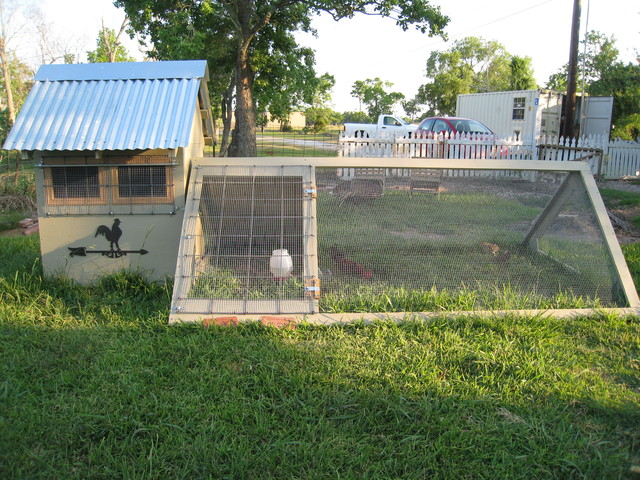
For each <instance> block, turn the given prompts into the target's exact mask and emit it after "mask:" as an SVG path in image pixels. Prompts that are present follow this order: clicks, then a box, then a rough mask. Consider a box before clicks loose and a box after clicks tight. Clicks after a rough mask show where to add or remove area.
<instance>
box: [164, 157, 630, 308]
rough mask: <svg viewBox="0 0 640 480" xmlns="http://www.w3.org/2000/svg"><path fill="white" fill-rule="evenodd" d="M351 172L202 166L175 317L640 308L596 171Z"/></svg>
mask: <svg viewBox="0 0 640 480" xmlns="http://www.w3.org/2000/svg"><path fill="white" fill-rule="evenodd" d="M279 160H280V161H282V162H283V163H285V162H284V159H279ZM345 160H346V159H339V160H335V159H331V160H330V159H314V160H313V165H307V166H294V165H289V166H288V165H281V166H277V167H266V166H264V167H262V166H261V167H256V166H224V167H223V166H206V165H201V166H200V168H198V173H197V175H195V176H194V178H193V179H192V184H191V187H190V188H191V191H190V202H192V205H191V207H190V210H188V211H187V212H186V216H185V223H184V232H183V233H184V236H185V239H184V240H183V245H182V250H181V256H180V258H179V261H178V269H177V276H176V286H175V290H174V300H173V305H172V320H180V319H194V318H196V317H200V318H202V317H203V316H210V315H212V314H213V315H217V314H221V315H222V314H237V315H252V314H253V315H255V314H277V313H295V314H299V315H307V318H311V317H313V316H314V314H316V317H317V318H320V319H331V318H340V316H341V315H348V314H363V316H365V315H366V314H397V313H407V312H442V311H480V310H556V309H571V310H579V309H584V308H596V309H599V308H629V307H633V308H637V306H638V299H637V295H636V294H635V290H634V288H633V282H632V281H631V277H630V275H629V272H628V269H627V267H626V264H624V259H623V257H622V253H621V251H620V248H619V246H618V244H617V242H616V240H615V237H614V236H613V230H612V229H611V225H610V223H608V219H607V218H606V212H605V211H604V207H603V205H602V202H601V200H600V198H599V196H598V193H597V190H596V189H595V182H593V178H592V177H591V176H590V172H589V170H588V167H586V166H584V165H581V164H566V163H563V164H560V163H554V162H521V163H519V162H500V161H484V162H483V164H482V166H479V165H477V163H472V162H469V161H452V160H449V161H447V162H446V164H445V163H442V162H441V163H438V162H425V161H424V160H422V161H420V163H418V162H417V161H416V160H396V165H395V166H393V167H391V166H389V163H388V162H389V160H388V159H387V160H384V161H383V160H382V159H380V160H372V159H366V160H365V159H361V161H362V162H368V165H366V166H364V165H361V166H358V167H353V165H349V164H344V162H345ZM340 162H343V165H341V163H340ZM457 164H459V165H460V168H456V167H458V165H457ZM505 167H508V168H505ZM283 254H285V255H286V260H284V259H283ZM274 264H275V265H276V266H280V267H282V268H280V269H277V268H274ZM332 316H333V317H332ZM352 317H353V315H352Z"/></svg>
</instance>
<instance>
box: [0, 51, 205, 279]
mask: <svg viewBox="0 0 640 480" xmlns="http://www.w3.org/2000/svg"><path fill="white" fill-rule="evenodd" d="M207 80H208V71H207V64H206V62H205V61H171V62H140V63H103V64H74V65H44V66H42V67H40V69H39V70H38V72H37V74H36V76H35V79H34V85H33V88H32V90H31V92H30V94H29V96H28V98H27V100H26V102H25V104H24V106H23V108H22V110H21V112H20V115H19V116H18V118H17V120H16V123H15V125H14V127H13V129H12V131H11V133H10V134H9V136H8V138H7V140H6V142H5V145H4V148H5V149H8V150H21V151H22V153H23V155H25V154H26V155H29V156H30V157H32V158H33V160H34V165H35V181H36V187H37V202H38V217H39V223H40V239H41V250H42V263H43V267H44V271H45V273H46V274H65V275H68V276H69V277H71V278H73V279H76V280H78V281H81V282H87V281H91V280H93V279H95V278H96V277H98V276H99V275H103V274H105V273H110V272H116V271H119V270H122V269H127V270H137V271H140V272H141V273H143V274H144V275H145V276H146V277H148V278H150V279H162V278H164V277H166V276H170V275H173V274H174V272H175V263H176V260H175V259H176V255H177V252H178V243H179V232H180V226H181V224H182V211H183V208H184V204H185V192H186V187H187V181H188V173H189V168H190V164H191V160H192V159H193V158H194V157H202V156H203V154H204V146H205V143H206V142H207V141H208V140H209V139H211V138H212V135H213V132H212V117H211V111H210V107H209V98H208V92H207Z"/></svg>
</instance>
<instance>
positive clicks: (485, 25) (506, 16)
mask: <svg viewBox="0 0 640 480" xmlns="http://www.w3.org/2000/svg"><path fill="white" fill-rule="evenodd" d="M553 1H554V0H545V1H544V2H539V3H536V4H535V5H531V6H529V7H526V8H523V9H522V10H518V11H517V12H513V13H510V14H509V15H505V16H504V17H500V18H496V19H495V20H491V21H489V22H487V23H483V24H482V25H478V26H476V27H473V28H470V29H468V30H465V31H464V32H460V33H456V34H455V35H451V36H450V37H449V39H454V38H458V37H461V36H463V35H466V34H468V33H469V32H473V31H475V30H479V29H481V28H484V27H487V26H489V25H493V24H494V23H498V22H501V21H503V20H507V19H508V18H511V17H515V16H516V15H520V14H521V13H524V12H527V11H529V10H533V9H534V8H538V7H540V6H542V5H545V4H547V3H551V2H553ZM440 42H441V40H436V41H433V42H431V43H428V44H426V45H423V46H421V47H418V48H415V49H413V50H409V51H407V52H405V53H414V52H417V51H420V50H425V49H427V48H429V47H432V46H434V45H437V44H438V43H440Z"/></svg>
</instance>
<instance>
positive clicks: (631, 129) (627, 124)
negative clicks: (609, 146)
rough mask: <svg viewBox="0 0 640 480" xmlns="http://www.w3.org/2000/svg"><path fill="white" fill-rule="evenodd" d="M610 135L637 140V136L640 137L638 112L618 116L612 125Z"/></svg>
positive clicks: (639, 116)
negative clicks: (618, 118)
mask: <svg viewBox="0 0 640 480" xmlns="http://www.w3.org/2000/svg"><path fill="white" fill-rule="evenodd" d="M611 136H612V137H613V138H621V139H622V140H631V141H634V142H637V141H638V138H640V113H634V114H633V115H627V116H626V117H622V118H620V120H618V122H617V124H616V125H615V126H614V127H613V130H612V131H611Z"/></svg>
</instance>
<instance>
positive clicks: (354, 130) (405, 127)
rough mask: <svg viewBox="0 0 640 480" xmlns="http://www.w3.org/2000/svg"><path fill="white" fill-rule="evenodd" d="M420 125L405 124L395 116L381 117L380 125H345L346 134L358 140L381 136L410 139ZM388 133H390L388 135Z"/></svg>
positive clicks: (379, 119) (379, 118)
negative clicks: (387, 135)
mask: <svg viewBox="0 0 640 480" xmlns="http://www.w3.org/2000/svg"><path fill="white" fill-rule="evenodd" d="M417 128H418V125H412V124H410V123H407V122H405V121H404V120H403V119H401V118H400V117H396V116H394V115H385V114H383V115H380V116H379V117H378V123H345V124H344V128H343V130H344V134H345V135H349V136H353V137H356V138H376V137H378V136H379V135H380V134H383V135H384V134H389V135H394V136H398V137H410V136H411V134H412V133H413V132H415V131H416V129H417ZM387 132H388V133H387Z"/></svg>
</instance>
